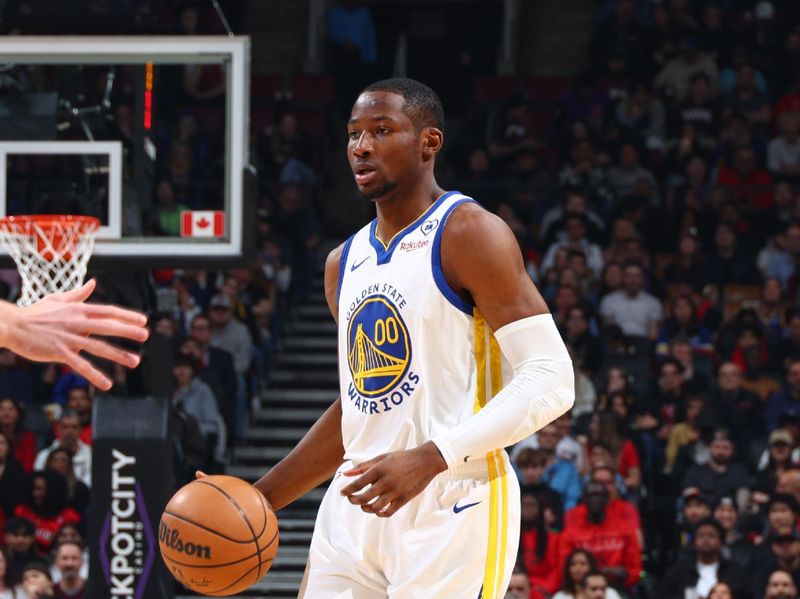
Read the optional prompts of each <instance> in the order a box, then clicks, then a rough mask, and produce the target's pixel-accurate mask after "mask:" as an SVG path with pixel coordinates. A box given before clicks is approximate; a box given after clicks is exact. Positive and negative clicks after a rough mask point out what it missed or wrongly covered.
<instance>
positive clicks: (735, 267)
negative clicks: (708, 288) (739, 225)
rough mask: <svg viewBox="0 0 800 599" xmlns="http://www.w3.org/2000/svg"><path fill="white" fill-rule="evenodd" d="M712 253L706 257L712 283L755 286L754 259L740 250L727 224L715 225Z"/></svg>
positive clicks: (734, 232) (732, 231)
mask: <svg viewBox="0 0 800 599" xmlns="http://www.w3.org/2000/svg"><path fill="white" fill-rule="evenodd" d="M714 246H715V247H714V251H713V252H711V253H710V254H709V256H708V260H707V262H706V268H708V270H709V273H710V277H709V279H710V280H711V282H712V283H715V284H717V285H719V286H724V285H755V284H757V283H758V281H759V275H758V269H757V268H756V264H755V260H754V259H753V258H754V257H753V256H752V255H751V254H750V253H748V252H746V251H744V250H743V249H741V248H740V247H739V243H738V237H737V234H736V231H735V230H734V229H733V227H732V226H731V225H729V224H727V223H724V222H720V223H718V224H717V226H716V228H715V233H714Z"/></svg>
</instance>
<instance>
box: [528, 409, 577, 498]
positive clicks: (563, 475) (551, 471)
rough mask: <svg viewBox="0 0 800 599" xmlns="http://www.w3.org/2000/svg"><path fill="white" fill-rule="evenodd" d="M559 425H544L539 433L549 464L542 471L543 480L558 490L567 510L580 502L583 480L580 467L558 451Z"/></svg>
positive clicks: (541, 446)
mask: <svg viewBox="0 0 800 599" xmlns="http://www.w3.org/2000/svg"><path fill="white" fill-rule="evenodd" d="M559 436H560V435H559V432H558V427H557V426H556V425H555V424H554V423H550V424H548V425H546V426H544V427H543V428H542V429H541V430H540V431H539V433H538V442H539V447H540V449H542V450H544V451H545V452H546V455H547V466H546V467H545V469H544V472H543V473H542V482H544V483H545V484H547V485H548V486H549V487H550V488H551V489H553V490H554V491H556V492H558V494H559V495H560V496H561V502H562V504H563V506H564V509H565V510H568V509H570V508H572V507H573V506H574V505H575V504H576V503H578V498H579V497H580V494H581V481H580V474H579V473H578V469H577V467H576V466H575V463H574V461H573V459H574V457H573V456H571V455H569V456H565V457H562V456H560V455H559V452H558V439H559Z"/></svg>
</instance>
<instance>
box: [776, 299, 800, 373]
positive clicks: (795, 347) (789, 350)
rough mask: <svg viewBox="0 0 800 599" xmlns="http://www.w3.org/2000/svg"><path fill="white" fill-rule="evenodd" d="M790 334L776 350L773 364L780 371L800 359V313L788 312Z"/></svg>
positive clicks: (788, 330)
mask: <svg viewBox="0 0 800 599" xmlns="http://www.w3.org/2000/svg"><path fill="white" fill-rule="evenodd" d="M787 312H788V314H787V319H788V321H789V322H788V326H787V327H786V329H787V332H788V334H787V335H786V336H785V337H784V338H783V339H782V340H781V341H780V343H779V344H778V347H777V348H776V349H775V356H774V358H773V363H774V364H775V366H776V367H778V368H780V369H784V368H786V364H788V363H789V361H791V360H797V359H800V311H795V310H787Z"/></svg>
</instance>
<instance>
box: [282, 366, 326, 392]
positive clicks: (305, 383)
mask: <svg viewBox="0 0 800 599" xmlns="http://www.w3.org/2000/svg"><path fill="white" fill-rule="evenodd" d="M269 384H270V388H271V389H275V390H277V389H279V388H280V389H284V388H290V389H302V388H305V387H318V386H320V385H326V386H330V387H331V388H333V389H338V387H339V372H338V371H336V370H320V371H316V372H308V371H306V370H287V369H285V368H278V367H276V368H275V370H273V371H272V373H270V377H269ZM287 390H288V389H287Z"/></svg>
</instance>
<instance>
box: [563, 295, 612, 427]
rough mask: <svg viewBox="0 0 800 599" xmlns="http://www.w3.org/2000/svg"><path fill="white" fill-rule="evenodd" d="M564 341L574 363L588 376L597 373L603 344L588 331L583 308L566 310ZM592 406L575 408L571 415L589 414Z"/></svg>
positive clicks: (575, 307) (587, 322) (587, 316)
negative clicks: (569, 347) (570, 350)
mask: <svg viewBox="0 0 800 599" xmlns="http://www.w3.org/2000/svg"><path fill="white" fill-rule="evenodd" d="M562 328H563V333H562V334H563V336H564V341H565V342H567V343H569V344H570V346H571V347H572V350H573V352H574V357H575V363H576V365H577V366H578V367H580V368H583V369H585V370H586V371H587V372H589V373H590V374H593V373H595V372H597V370H598V369H599V368H600V364H601V362H602V361H603V342H602V341H601V340H600V339H599V338H598V337H596V336H595V335H593V334H592V333H591V332H590V331H589V314H587V311H586V308H585V307H583V306H573V307H571V308H570V309H568V310H567V315H566V318H565V319H564V324H563V327H562ZM593 408H594V406H575V407H574V408H573V415H574V416H576V417H577V416H580V415H581V414H584V413H588V412H590V411H591V410H592V409H593Z"/></svg>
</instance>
